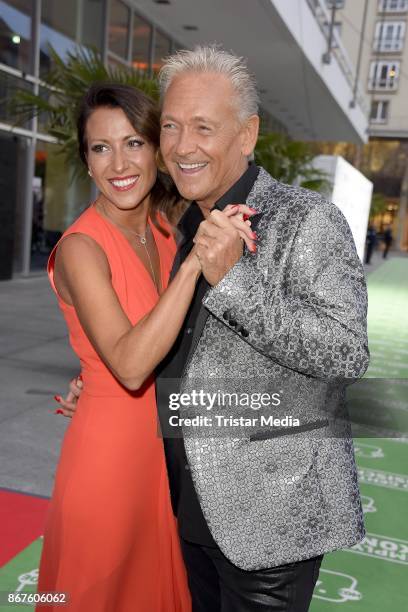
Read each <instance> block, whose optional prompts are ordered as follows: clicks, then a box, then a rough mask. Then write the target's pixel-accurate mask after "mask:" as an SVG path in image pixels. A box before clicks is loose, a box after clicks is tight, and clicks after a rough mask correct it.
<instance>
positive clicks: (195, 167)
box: [177, 162, 208, 174]
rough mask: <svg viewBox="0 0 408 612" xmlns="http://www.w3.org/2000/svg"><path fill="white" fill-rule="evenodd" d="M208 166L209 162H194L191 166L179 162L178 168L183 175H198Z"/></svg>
mask: <svg viewBox="0 0 408 612" xmlns="http://www.w3.org/2000/svg"><path fill="white" fill-rule="evenodd" d="M207 165H208V162H194V163H189V164H187V163H184V162H183V163H182V162H177V166H178V167H179V169H180V170H181V171H182V172H183V174H197V173H198V172H200V171H201V170H202V169H203V168H205V167H206V166H207Z"/></svg>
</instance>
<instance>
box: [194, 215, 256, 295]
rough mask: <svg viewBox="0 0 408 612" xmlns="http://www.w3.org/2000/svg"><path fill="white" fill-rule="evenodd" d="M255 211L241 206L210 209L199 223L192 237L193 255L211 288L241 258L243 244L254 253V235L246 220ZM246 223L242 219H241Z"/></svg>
mask: <svg viewBox="0 0 408 612" xmlns="http://www.w3.org/2000/svg"><path fill="white" fill-rule="evenodd" d="M255 213H256V211H255V210H254V209H253V208H249V207H248V206H246V205H244V204H240V205H234V206H227V207H226V208H225V209H224V211H222V212H221V211H220V210H213V211H211V213H210V215H209V216H208V218H207V219H206V220H205V221H202V223H201V224H200V227H199V229H198V231H197V234H196V235H195V237H194V244H195V247H194V253H195V255H196V256H197V257H198V259H199V260H200V263H201V267H202V272H203V275H204V276H205V278H206V280H207V282H208V283H209V284H210V285H213V286H214V285H217V284H218V283H219V282H220V280H221V279H222V278H223V277H224V276H225V275H226V273H227V272H228V271H229V270H230V269H231V268H232V267H233V266H234V265H235V264H236V263H237V261H238V260H239V259H240V258H241V256H242V252H243V246H244V243H245V244H246V245H247V247H248V249H249V250H250V251H251V252H252V253H255V252H256V245H255V240H256V234H255V233H254V232H253V231H252V230H251V228H250V221H249V220H248V217H250V216H251V215H254V214H255ZM245 218H246V219H247V220H244V219H245Z"/></svg>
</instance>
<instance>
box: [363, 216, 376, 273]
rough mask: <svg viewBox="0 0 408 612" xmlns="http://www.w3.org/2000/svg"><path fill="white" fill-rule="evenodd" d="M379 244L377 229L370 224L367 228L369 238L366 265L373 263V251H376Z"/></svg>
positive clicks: (367, 239) (367, 238)
mask: <svg viewBox="0 0 408 612" xmlns="http://www.w3.org/2000/svg"><path fill="white" fill-rule="evenodd" d="M376 244H377V232H376V231H375V227H374V226H373V225H371V223H370V224H369V226H368V228H367V236H366V257H365V262H366V264H370V263H371V257H372V255H373V251H374V249H375V245H376Z"/></svg>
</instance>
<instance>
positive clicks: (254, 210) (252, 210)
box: [249, 208, 258, 214]
mask: <svg viewBox="0 0 408 612" xmlns="http://www.w3.org/2000/svg"><path fill="white" fill-rule="evenodd" d="M249 210H250V211H251V212H252V214H255V213H257V212H258V211H257V210H256V209H255V208H250V209H249Z"/></svg>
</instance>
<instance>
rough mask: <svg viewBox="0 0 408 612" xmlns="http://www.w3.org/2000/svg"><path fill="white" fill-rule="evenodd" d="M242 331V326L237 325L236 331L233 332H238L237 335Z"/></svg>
mask: <svg viewBox="0 0 408 612" xmlns="http://www.w3.org/2000/svg"><path fill="white" fill-rule="evenodd" d="M243 329H244V328H243V327H242V325H240V324H239V323H238V325H237V328H236V330H235V331H236V332H238V333H241V331H242V330H243Z"/></svg>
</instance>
